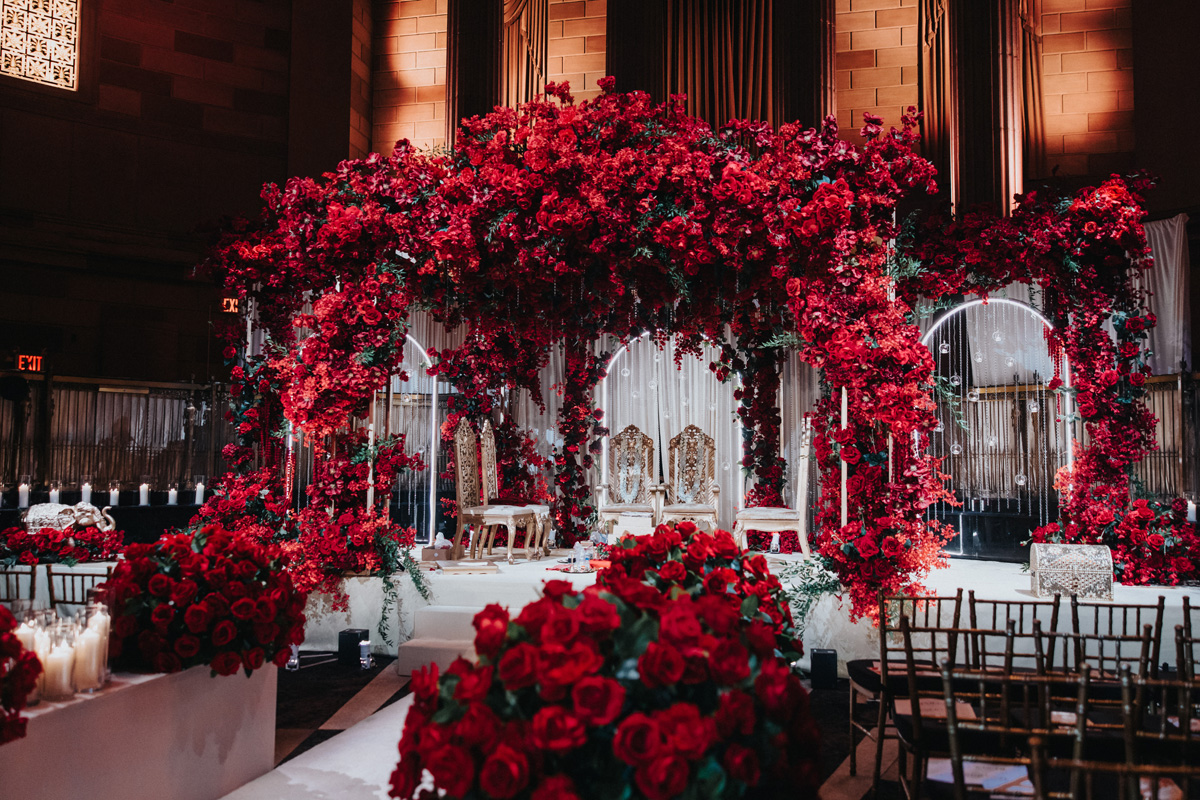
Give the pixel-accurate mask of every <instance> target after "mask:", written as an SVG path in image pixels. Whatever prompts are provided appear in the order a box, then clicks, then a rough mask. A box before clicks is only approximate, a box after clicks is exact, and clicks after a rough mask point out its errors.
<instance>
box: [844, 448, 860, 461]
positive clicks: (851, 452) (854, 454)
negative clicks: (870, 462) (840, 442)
mask: <svg viewBox="0 0 1200 800" xmlns="http://www.w3.org/2000/svg"><path fill="white" fill-rule="evenodd" d="M861 459H862V453H860V452H858V448H857V447H855V446H854V445H847V446H845V447H843V448H842V461H845V462H846V463H847V464H857V463H858V462H859V461H860V460H861Z"/></svg>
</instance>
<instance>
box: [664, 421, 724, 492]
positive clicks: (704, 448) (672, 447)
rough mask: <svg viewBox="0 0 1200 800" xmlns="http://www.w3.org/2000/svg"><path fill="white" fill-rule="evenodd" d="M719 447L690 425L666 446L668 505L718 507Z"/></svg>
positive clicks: (702, 432) (711, 439) (705, 434)
mask: <svg viewBox="0 0 1200 800" xmlns="http://www.w3.org/2000/svg"><path fill="white" fill-rule="evenodd" d="M716 462H717V446H716V443H715V442H714V441H713V438H712V437H711V436H709V435H708V434H707V433H705V432H704V431H702V430H700V429H699V428H697V427H696V426H695V425H688V426H687V427H686V428H684V429H683V430H682V431H680V432H679V433H678V434H676V435H675V437H674V438H673V439H671V442H670V444H669V445H668V447H667V502H668V503H670V504H676V503H698V504H701V505H710V506H712V505H716V503H717V495H718V492H719V490H718V489H717V473H716Z"/></svg>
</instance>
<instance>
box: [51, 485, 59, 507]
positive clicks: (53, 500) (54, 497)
mask: <svg viewBox="0 0 1200 800" xmlns="http://www.w3.org/2000/svg"><path fill="white" fill-rule="evenodd" d="M50 502H51V503H57V502H58V489H57V488H54V489H51V490H50Z"/></svg>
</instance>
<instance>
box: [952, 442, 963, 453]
mask: <svg viewBox="0 0 1200 800" xmlns="http://www.w3.org/2000/svg"><path fill="white" fill-rule="evenodd" d="M950 452H951V453H953V454H954V455H959V454H960V453H962V445H961V444H952V445H950Z"/></svg>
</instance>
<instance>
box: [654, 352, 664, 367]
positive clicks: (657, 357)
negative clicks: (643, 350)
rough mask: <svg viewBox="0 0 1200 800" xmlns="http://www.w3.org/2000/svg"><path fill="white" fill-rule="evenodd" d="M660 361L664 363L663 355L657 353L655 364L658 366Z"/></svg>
mask: <svg viewBox="0 0 1200 800" xmlns="http://www.w3.org/2000/svg"><path fill="white" fill-rule="evenodd" d="M660 361H662V353H655V354H654V363H655V364H657V363H659V362H660Z"/></svg>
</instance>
